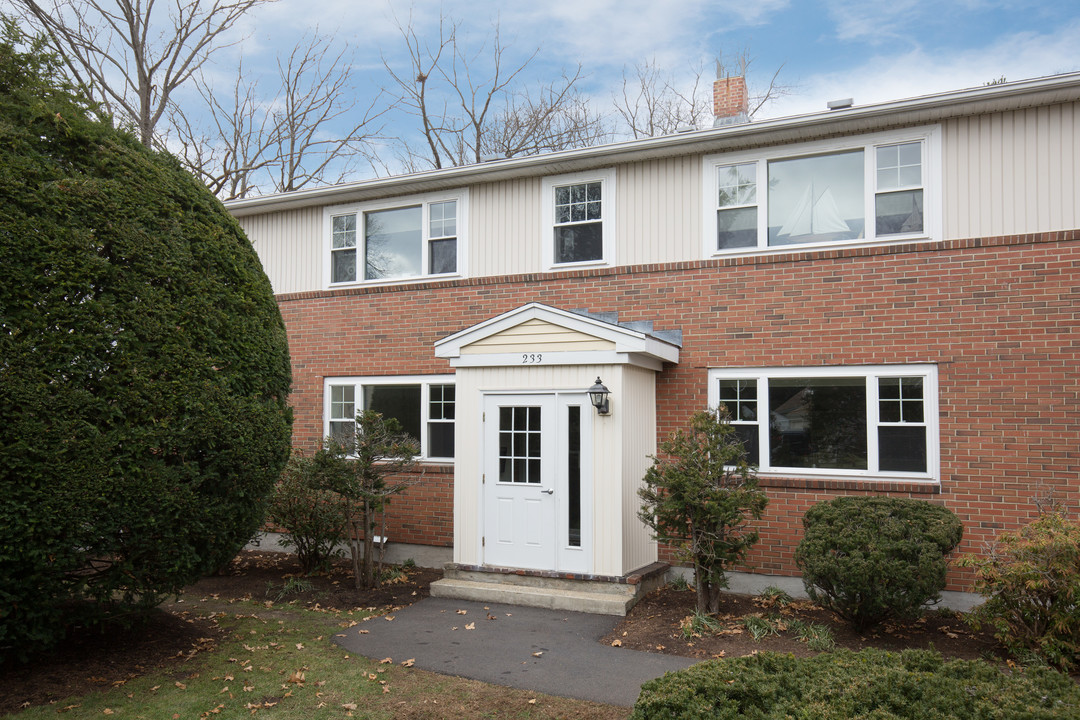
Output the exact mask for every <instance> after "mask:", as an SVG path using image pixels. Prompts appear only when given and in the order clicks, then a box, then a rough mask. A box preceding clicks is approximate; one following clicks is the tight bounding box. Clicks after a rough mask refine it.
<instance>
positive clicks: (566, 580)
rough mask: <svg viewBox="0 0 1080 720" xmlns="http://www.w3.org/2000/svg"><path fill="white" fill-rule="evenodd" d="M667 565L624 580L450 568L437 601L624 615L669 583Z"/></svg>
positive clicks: (436, 587)
mask: <svg viewBox="0 0 1080 720" xmlns="http://www.w3.org/2000/svg"><path fill="white" fill-rule="evenodd" d="M667 569H668V566H667V565H666V564H664V563H653V564H652V565H649V566H648V567H645V568H642V569H641V570H638V571H635V572H633V573H631V574H629V575H626V576H623V577H598V576H580V577H575V576H570V577H567V576H565V575H559V576H556V575H555V574H553V573H542V572H531V571H524V570H511V569H502V568H477V567H463V566H460V565H455V564H453V563H451V564H449V565H447V566H446V568H445V570H444V572H443V574H444V577H443V579H442V580H438V581H436V582H433V583H432V584H431V594H432V595H433V596H434V597H444V598H451V599H457V600H471V601H475V602H491V603H503V604H506V605H525V606H528V607H539V608H548V609H551V610H570V611H573V612H585V613H593V614H597V615H619V616H623V615H626V613H627V612H628V611H629V610H630V608H632V607H633V606H634V604H635V603H637V601H638V600H640V599H641V598H642V597H644V596H645V595H646V594H647V593H649V592H651V591H652V590H654V589H655V588H657V587H659V586H660V585H662V584H663V583H664V578H665V576H666V574H667Z"/></svg>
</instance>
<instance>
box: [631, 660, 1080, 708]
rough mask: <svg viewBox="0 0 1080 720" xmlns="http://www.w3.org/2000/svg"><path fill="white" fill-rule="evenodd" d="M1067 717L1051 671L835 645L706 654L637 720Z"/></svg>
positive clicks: (672, 679) (660, 687) (645, 691)
mask: <svg viewBox="0 0 1080 720" xmlns="http://www.w3.org/2000/svg"><path fill="white" fill-rule="evenodd" d="M676 717H677V718H710V719H715V720H729V719H730V720H735V719H736V718H739V719H741V718H757V719H758V720H780V719H781V718H814V719H815V720H848V719H849V718H872V719H873V720H925V719H926V718H949V719H950V720H993V719H1000V720H1005V719H1006V718H1008V719H1010V720H1011V719H1013V718H1025V719H1026V720H1051V719H1053V720H1065V719H1066V718H1075V717H1080V687H1078V686H1077V685H1076V683H1074V682H1073V681H1072V680H1071V679H1070V678H1069V677H1068V676H1066V675H1063V674H1062V673H1059V672H1056V671H1054V670H1051V669H1048V668H1029V669H1027V670H1025V671H1023V672H1014V673H1013V674H1011V675H1006V674H1004V673H1002V672H1001V671H999V670H998V669H996V668H995V667H994V666H993V665H990V664H988V663H985V662H983V661H981V660H953V661H948V662H946V661H945V660H944V659H943V658H942V657H941V655H939V654H938V653H936V652H933V651H930V650H907V651H905V652H903V653H901V654H899V655H897V654H895V653H888V652H884V651H881V650H876V649H871V650H863V651H861V652H852V651H850V650H838V651H836V652H834V653H825V654H821V655H816V656H814V657H812V658H796V657H794V656H792V655H779V654H776V653H768V652H766V653H760V654H758V655H754V656H749V657H743V658H736V659H732V660H710V661H707V662H703V663H699V664H697V665H694V666H692V667H689V668H687V669H685V670H680V671H678V672H673V673H668V674H667V675H665V676H664V677H662V678H658V679H656V680H652V681H650V682H647V683H645V684H644V685H643V686H642V688H641V695H640V696H639V697H638V701H637V704H636V705H635V706H634V712H633V714H632V715H631V718H634V719H635V720H652V719H654V718H676Z"/></svg>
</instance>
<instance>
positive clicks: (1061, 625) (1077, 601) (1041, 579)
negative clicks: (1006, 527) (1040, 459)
mask: <svg viewBox="0 0 1080 720" xmlns="http://www.w3.org/2000/svg"><path fill="white" fill-rule="evenodd" d="M960 562H961V564H962V565H965V566H967V567H973V568H975V571H976V573H977V577H976V581H975V582H976V589H977V590H978V591H979V593H980V594H982V595H983V596H985V597H986V598H987V601H986V602H985V603H984V604H983V605H981V606H980V607H978V608H976V609H975V611H974V612H973V613H972V614H971V615H970V620H971V622H972V623H973V624H974V625H975V626H976V627H979V626H981V625H983V624H987V625H989V626H990V627H992V628H993V629H994V635H995V637H997V639H998V641H999V642H1001V644H1002V645H1004V646H1005V647H1006V648H1007V649H1008V650H1009V652H1010V653H1012V654H1013V655H1015V656H1017V657H1021V658H1028V659H1035V660H1038V658H1041V659H1042V661H1044V662H1048V663H1051V664H1052V665H1056V666H1058V667H1060V668H1062V669H1066V670H1069V669H1075V668H1076V667H1078V666H1080V523H1077V522H1072V521H1069V520H1067V519H1066V518H1065V517H1064V516H1063V515H1062V514H1061V513H1060V512H1050V513H1047V514H1045V515H1042V516H1041V517H1039V518H1038V519H1037V520H1035V521H1034V522H1032V523H1030V524H1029V525H1027V526H1025V527H1024V528H1022V529H1021V530H1020V532H1018V533H1006V534H1004V535H1002V536H1001V537H1000V538H999V540H998V544H997V546H996V547H995V548H994V549H993V550H992V551H991V552H990V554H989V556H988V557H986V558H972V557H966V558H963V559H961V561H960Z"/></svg>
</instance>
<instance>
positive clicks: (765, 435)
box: [709, 364, 941, 483]
mask: <svg viewBox="0 0 1080 720" xmlns="http://www.w3.org/2000/svg"><path fill="white" fill-rule="evenodd" d="M770 377H772V378H792V377H794V378H831V377H861V378H864V379H865V380H866V434H867V438H866V441H867V443H866V451H867V469H866V470H845V469H839V468H820V469H818V468H786V467H771V466H769V465H768V460H769V416H768V402H769V393H768V379H769V378H770ZM883 377H886V378H893V377H921V378H922V379H923V421H924V424H925V426H926V472H925V473H907V472H894V471H885V472H882V471H879V470H878V462H879V457H878V437H877V429H878V427H879V426H885V427H890V426H894V425H895V424H894V423H882V422H880V421H879V417H880V416H879V405H878V379H879V378H883ZM720 380H756V382H757V397H758V400H757V402H758V413H757V414H758V417H759V418H761V419H760V421H758V422H757V423H756V424H757V426H758V448H759V455H760V456H759V458H758V460H759V461H760V463H761V464H760V465H759V466H758V474H759V475H762V476H766V477H807V478H821V477H834V478H844V479H868V480H903V481H912V482H928V483H938V482H940V479H941V435H940V423H939V419H938V408H939V405H938V369H937V366H936V365H929V364H912V365H844V366H835V365H831V366H824V367H765V368H730V369H720V368H716V369H711V370H709V407H712V408H715V407H717V406H718V405H719V404H720V383H719V381H720ZM738 424H742V425H745V424H748V423H746V422H743V423H738ZM751 424H752V423H751Z"/></svg>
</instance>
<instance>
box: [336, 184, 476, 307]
mask: <svg viewBox="0 0 1080 720" xmlns="http://www.w3.org/2000/svg"><path fill="white" fill-rule="evenodd" d="M448 200H456V201H457V235H456V238H457V270H456V271H455V272H452V273H440V274H437V275H432V274H431V273H430V272H429V268H428V263H429V261H430V254H429V247H428V242H429V240H430V237H429V234H430V230H431V224H430V215H429V213H430V207H431V204H432V203H439V202H446V201H448ZM414 206H420V208H421V217H420V237H421V250H420V267H421V272H420V274H419V275H410V276H408V277H400V278H388V279H380V280H364V279H363V267H364V262H363V260H364V252H365V248H364V214H365V213H369V212H377V211H379V210H392V209H395V208H406V207H414ZM352 214H355V215H356V279H355V280H351V281H347V282H332V281H331V278H332V277H333V261H332V255H333V252H332V251H333V232H334V229H333V219H334V218H335V217H340V216H342V215H352ZM322 248H323V287H324V288H327V289H329V288H341V287H356V286H368V285H401V284H407V283H416V282H436V281H440V280H451V279H457V278H463V277H468V274H469V273H468V261H469V189H468V188H458V189H455V190H444V191H441V192H430V193H423V194H417V195H404V196H400V197H393V198H385V199H382V200H372V201H368V202H364V203H348V204H342V205H328V206H326V207H324V208H323V243H322Z"/></svg>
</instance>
